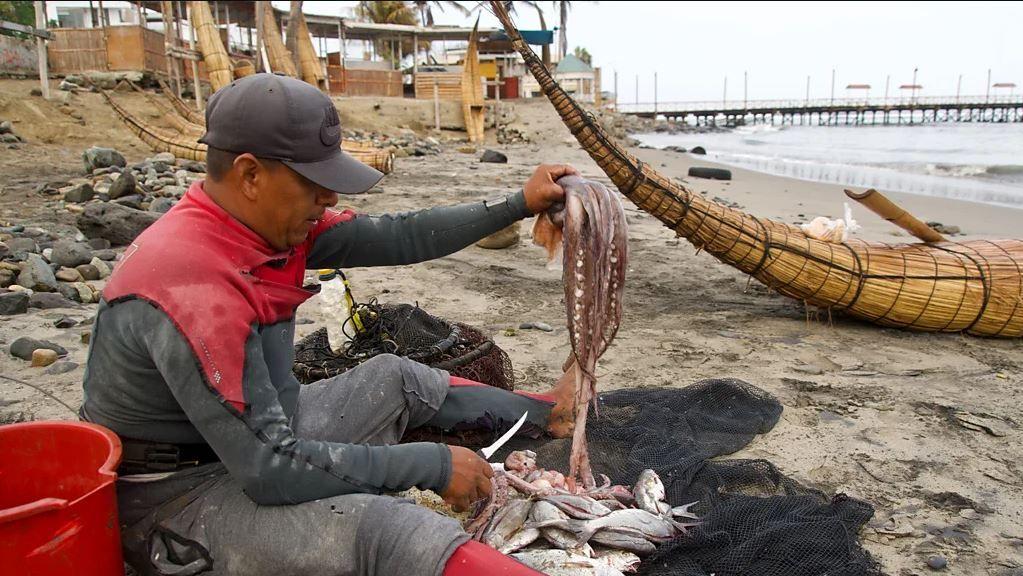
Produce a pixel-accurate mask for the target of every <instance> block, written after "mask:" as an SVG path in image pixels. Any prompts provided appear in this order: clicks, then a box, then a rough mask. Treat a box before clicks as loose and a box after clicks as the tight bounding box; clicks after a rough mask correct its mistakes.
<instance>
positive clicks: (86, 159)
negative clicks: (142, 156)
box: [82, 146, 128, 174]
mask: <svg viewBox="0 0 1023 576" xmlns="http://www.w3.org/2000/svg"><path fill="white" fill-rule="evenodd" d="M82 162H83V163H84V164H85V171H86V172H87V173H90V174H91V173H92V171H93V170H95V169H96V168H106V167H108V166H120V167H122V168H123V167H125V166H126V165H127V164H128V163H127V162H126V161H125V160H124V156H122V155H121V153H120V152H118V151H117V150H114V149H113V148H100V147H99V146H93V147H92V148H89V149H88V150H86V151H85V152H82Z"/></svg>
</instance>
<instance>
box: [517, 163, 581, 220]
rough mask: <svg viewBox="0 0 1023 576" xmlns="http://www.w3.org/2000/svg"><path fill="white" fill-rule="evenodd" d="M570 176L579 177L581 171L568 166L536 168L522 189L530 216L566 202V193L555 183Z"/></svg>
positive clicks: (542, 165)
mask: <svg viewBox="0 0 1023 576" xmlns="http://www.w3.org/2000/svg"><path fill="white" fill-rule="evenodd" d="M568 174H572V175H574V176H578V175H579V171H578V170H576V169H575V168H573V167H571V166H569V165H568V164H541V165H539V166H537V167H536V171H535V172H533V175H532V176H530V177H529V180H526V185H525V186H524V187H523V189H522V190H523V193H524V194H525V196H526V208H527V209H528V210H529V213H530V214H539V213H540V212H543V211H544V210H547V209H548V208H550V207H551V205H552V204H555V203H559V202H564V201H565V191H564V190H562V189H561V186H558V185H557V184H555V182H556V181H557V179H558V178H561V177H562V176H566V175H568Z"/></svg>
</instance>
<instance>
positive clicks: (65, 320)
mask: <svg viewBox="0 0 1023 576" xmlns="http://www.w3.org/2000/svg"><path fill="white" fill-rule="evenodd" d="M53 325H54V326H56V327H57V328H74V327H75V326H77V325H78V320H75V319H74V318H72V317H70V316H61V317H60V318H59V319H58V320H57V321H56V322H54V323H53Z"/></svg>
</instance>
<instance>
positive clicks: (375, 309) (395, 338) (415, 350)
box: [293, 302, 515, 390]
mask: <svg viewBox="0 0 1023 576" xmlns="http://www.w3.org/2000/svg"><path fill="white" fill-rule="evenodd" d="M359 310H360V318H361V320H362V322H363V325H364V328H365V329H364V330H362V331H355V330H354V329H352V326H351V324H350V323H348V324H346V326H345V330H346V332H347V333H348V334H354V336H353V338H352V339H351V340H350V341H349V342H348V343H347V344H346V345H345V346H344V348H343V349H342V350H339V351H334V350H332V349H331V347H330V342H329V340H328V337H327V329H326V328H320V329H319V330H317V331H315V332H313V333H312V334H310V335H309V336H306V337H305V338H303V339H302V340H300V341H299V342H298V343H297V344H295V364H294V368H293V370H294V372H295V375H296V377H298V379H299V381H300V382H302V383H304V384H309V383H310V382H315V381H317V380H322V379H323V378H329V377H331V376H336V375H338V374H341V373H342V372H345V371H347V370H349V369H351V368H353V367H355V366H358V365H359V364H362V363H363V362H365V361H366V360H369V359H370V358H372V357H374V356H377V355H379V354H395V355H398V356H405V357H407V358H411V359H412V360H415V361H417V362H421V363H423V364H426V365H428V366H433V367H435V368H441V369H443V370H447V371H448V372H450V373H451V374H452V375H454V376H460V377H462V378H467V379H469V380H474V381H476V382H482V383H484V384H489V385H490V386H494V387H497V388H503V389H505V390H512V389H513V388H514V386H515V377H514V374H513V372H512V363H511V359H510V358H509V357H508V354H506V353H505V352H504V350H501V348H500V347H498V346H497V344H495V343H494V341H493V340H491V339H489V338H487V337H486V336H485V335H484V334H483V333H482V332H480V331H479V330H477V329H476V328H473V327H471V326H467V325H465V324H460V323H457V322H448V321H446V320H444V319H442V318H438V317H436V316H432V315H430V314H429V313H427V312H425V311H424V310H423V309H422V308H420V307H419V306H413V305H411V304H377V303H376V302H370V303H368V304H363V305H360V308H359Z"/></svg>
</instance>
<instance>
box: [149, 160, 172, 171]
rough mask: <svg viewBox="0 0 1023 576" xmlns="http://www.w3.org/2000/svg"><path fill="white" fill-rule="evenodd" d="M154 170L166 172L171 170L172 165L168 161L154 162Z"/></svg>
mask: <svg viewBox="0 0 1023 576" xmlns="http://www.w3.org/2000/svg"><path fill="white" fill-rule="evenodd" d="M153 171H154V172H156V173H157V174H165V173H167V172H170V171H171V167H170V166H168V165H167V163H166V162H153ZM147 174H148V173H147Z"/></svg>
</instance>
